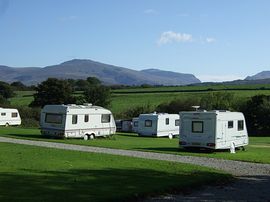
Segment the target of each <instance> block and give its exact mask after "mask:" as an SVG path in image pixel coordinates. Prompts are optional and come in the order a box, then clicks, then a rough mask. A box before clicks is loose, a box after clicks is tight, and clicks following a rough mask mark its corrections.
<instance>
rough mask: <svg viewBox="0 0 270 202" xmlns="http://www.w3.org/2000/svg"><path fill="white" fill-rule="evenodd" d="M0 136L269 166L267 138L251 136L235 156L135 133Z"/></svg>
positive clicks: (13, 132) (5, 131) (8, 132)
mask: <svg viewBox="0 0 270 202" xmlns="http://www.w3.org/2000/svg"><path fill="white" fill-rule="evenodd" d="M0 135H2V136H6V137H13V138H26V139H33V140H41V141H54V142H62V143H67V144H79V145H87V146H96V147H107V148H116V149H127V150H140V151H151V152H160V153H171V154H177V155H189V156H204V157H211V158H222V159H231V160H239V161H248V162H257V163H270V137H250V144H249V146H247V147H246V151H241V150H239V151H237V152H236V154H230V153H229V152H228V151H216V152H214V153H205V152H191V151H187V150H184V149H179V148H178V138H174V139H172V140H169V139H168V138H148V137H138V136H137V135H136V134H132V133H129V134H128V133H118V134H116V135H115V136H114V137H112V138H98V139H95V140H93V141H84V140H82V139H47V138H44V137H42V136H41V135H40V131H39V130H38V129H24V128H15V127H9V128H4V127H1V128H0Z"/></svg>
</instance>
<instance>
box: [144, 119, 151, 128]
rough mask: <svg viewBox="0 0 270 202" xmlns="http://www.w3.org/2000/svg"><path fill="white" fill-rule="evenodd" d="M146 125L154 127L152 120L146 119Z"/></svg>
mask: <svg viewBox="0 0 270 202" xmlns="http://www.w3.org/2000/svg"><path fill="white" fill-rule="evenodd" d="M144 126H145V127H152V120H145V121H144Z"/></svg>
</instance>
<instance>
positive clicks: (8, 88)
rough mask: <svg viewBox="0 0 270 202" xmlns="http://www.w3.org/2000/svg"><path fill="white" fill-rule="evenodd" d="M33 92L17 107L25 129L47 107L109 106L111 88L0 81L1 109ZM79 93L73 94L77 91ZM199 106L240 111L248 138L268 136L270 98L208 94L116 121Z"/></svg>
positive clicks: (92, 81) (90, 83)
mask: <svg viewBox="0 0 270 202" xmlns="http://www.w3.org/2000/svg"><path fill="white" fill-rule="evenodd" d="M22 89H23V90H35V91H36V93H35V94H34V100H33V101H32V102H31V104H30V105H29V106H28V107H25V106H24V107H18V109H19V111H20V113H21V116H22V118H23V123H24V125H26V126H38V120H39V113H40V108H41V107H43V106H44V105H46V104H71V103H74V104H83V103H92V104H93V105H99V106H103V107H108V106H109V105H110V102H111V90H110V87H108V86H104V85H102V83H101V81H100V80H98V79H97V78H95V77H88V78H87V79H86V80H73V79H68V80H61V79H56V78H49V79H47V80H46V81H43V82H42V83H40V84H39V85H37V86H35V87H33V86H31V87H27V86H24V85H23V84H22V83H20V82H14V83H12V84H8V83H5V82H0V104H1V105H0V106H9V102H8V99H9V98H11V97H13V96H14V95H15V93H14V91H16V90H22ZM78 90H79V91H81V92H80V93H79V94H76V91H78ZM194 105H199V106H201V109H205V110H215V109H216V110H230V111H240V112H243V113H244V115H245V118H246V122H247V128H248V132H249V133H250V134H251V135H258V136H270V96H269V95H256V96H253V97H250V98H240V97H237V96H235V94H234V93H230V92H210V93H205V94H204V95H201V96H196V97H188V98H186V99H185V98H182V99H175V100H173V101H171V102H166V103H162V104H160V105H158V106H156V107H153V106H151V105H150V104H148V105H145V106H138V107H134V108H130V109H128V110H126V111H124V112H121V113H118V114H117V115H116V116H117V118H133V117H137V116H138V115H139V114H141V113H149V112H153V111H157V112H164V113H177V114H178V113H179V112H180V111H191V110H194V109H192V108H191V106H194Z"/></svg>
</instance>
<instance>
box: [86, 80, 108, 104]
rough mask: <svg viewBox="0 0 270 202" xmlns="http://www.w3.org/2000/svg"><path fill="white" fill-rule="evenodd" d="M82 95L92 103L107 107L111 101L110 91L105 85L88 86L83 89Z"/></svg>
mask: <svg viewBox="0 0 270 202" xmlns="http://www.w3.org/2000/svg"><path fill="white" fill-rule="evenodd" d="M83 95H84V99H85V101H86V102H88V103H92V104H93V105H98V106H102V107H107V106H109V105H110V103H111V91H110V88H109V87H106V86H102V85H98V86H90V87H89V88H88V89H87V90H85V91H84V93H83Z"/></svg>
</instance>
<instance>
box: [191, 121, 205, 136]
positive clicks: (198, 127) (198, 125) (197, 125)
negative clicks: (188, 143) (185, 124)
mask: <svg viewBox="0 0 270 202" xmlns="http://www.w3.org/2000/svg"><path fill="white" fill-rule="evenodd" d="M192 132H193V133H203V121H192Z"/></svg>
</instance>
